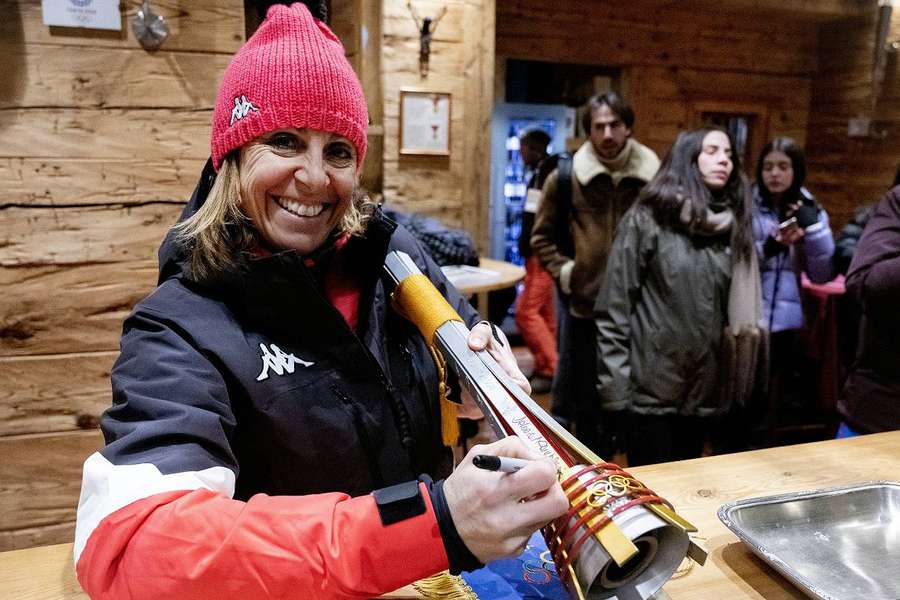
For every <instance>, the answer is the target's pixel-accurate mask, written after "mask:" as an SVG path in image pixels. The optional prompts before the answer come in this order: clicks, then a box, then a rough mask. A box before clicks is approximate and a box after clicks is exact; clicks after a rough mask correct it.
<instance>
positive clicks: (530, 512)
mask: <svg viewBox="0 0 900 600" xmlns="http://www.w3.org/2000/svg"><path fill="white" fill-rule="evenodd" d="M477 454H491V455H495V456H508V457H513V458H522V459H526V460H530V461H533V462H532V463H531V464H528V465H527V466H525V467H524V468H522V469H520V470H519V471H517V472H515V473H504V472H498V471H486V470H484V469H480V468H478V467H476V466H475V465H474V464H472V458H473V457H474V456H475V455H477ZM444 494H445V496H446V499H447V506H448V507H449V508H450V513H451V515H452V516H453V522H454V524H455V525H456V529H457V532H458V533H459V535H460V537H461V538H462V540H463V542H465V544H466V547H468V548H469V550H470V551H471V552H472V553H473V554H474V555H475V556H477V557H478V558H479V560H481V561H482V562H487V561H488V560H493V559H495V558H500V557H502V556H510V555H512V554H514V553H515V552H516V551H517V549H519V548H520V547H521V546H522V544H524V543H526V542H527V540H528V537H530V535H531V534H532V533H533V532H534V531H535V530H536V529H537V528H539V527H541V526H543V525H544V524H546V523H547V522H549V521H551V520H553V519H555V518H557V517H558V516H560V515H562V514H564V513H565V511H566V510H568V506H569V505H568V501H567V500H566V498H565V495H564V494H563V492H562V488H560V486H559V483H558V481H557V479H556V469H555V467H554V466H553V464H552V463H550V462H549V461H547V460H545V459H542V458H540V456H539V455H538V454H537V453H536V452H535V451H533V450H532V449H531V448H530V447H528V446H527V445H526V444H524V443H523V442H522V441H521V440H519V439H518V438H515V437H509V438H505V439H503V440H500V441H499V442H494V443H493V444H485V445H477V446H475V447H474V448H472V450H471V451H470V452H469V454H468V455H466V457H465V458H464V459H463V461H462V462H460V464H459V466H458V467H457V469H456V471H454V472H453V474H452V475H451V476H450V477H449V478H447V481H446V482H445V483H444Z"/></svg>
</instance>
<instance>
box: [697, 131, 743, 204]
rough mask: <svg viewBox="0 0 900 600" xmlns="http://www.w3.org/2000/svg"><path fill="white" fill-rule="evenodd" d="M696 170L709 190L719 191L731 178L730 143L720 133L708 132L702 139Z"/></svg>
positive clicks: (723, 134) (722, 133) (725, 136)
mask: <svg viewBox="0 0 900 600" xmlns="http://www.w3.org/2000/svg"><path fill="white" fill-rule="evenodd" d="M697 168H698V169H700V176H701V177H702V178H703V183H705V184H706V187H708V188H709V189H711V190H721V189H722V188H723V187H725V184H726V183H728V178H729V177H731V170H732V169H733V168H734V163H733V162H732V161H731V142H730V141H729V140H728V136H727V135H725V133H724V132H722V131H710V132H709V133H707V134H706V135H705V136H704V137H703V147H702V149H701V150H700V156H698V157H697Z"/></svg>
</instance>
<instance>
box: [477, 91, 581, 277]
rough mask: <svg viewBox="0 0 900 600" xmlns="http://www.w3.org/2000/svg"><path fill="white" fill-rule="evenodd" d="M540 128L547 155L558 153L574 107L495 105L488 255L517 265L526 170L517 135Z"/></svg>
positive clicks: (569, 133)
mask: <svg viewBox="0 0 900 600" xmlns="http://www.w3.org/2000/svg"><path fill="white" fill-rule="evenodd" d="M535 128H540V129H543V130H544V131H546V132H547V134H549V135H550V137H551V139H552V142H551V143H550V147H549V148H548V149H547V152H548V153H549V154H555V153H557V152H562V151H563V150H564V149H565V144H566V138H568V137H572V136H574V132H575V109H574V108H569V107H567V106H563V105H549V104H511V103H503V104H497V105H495V107H494V115H493V125H492V132H491V133H492V135H491V204H490V206H491V210H490V215H491V228H490V231H491V256H492V257H493V258H498V259H501V260H505V261H507V262H511V263H515V264H519V265H521V264H522V263H523V262H524V261H523V259H522V257H520V256H519V236H520V235H521V233H522V209H523V207H524V205H525V185H526V182H527V181H528V178H529V177H530V175H531V173H529V172H527V170H526V168H525V165H524V164H523V163H522V155H521V154H520V153H519V136H520V135H521V134H522V133H524V132H525V131H528V130H529V129H535Z"/></svg>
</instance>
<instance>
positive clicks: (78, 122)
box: [0, 108, 212, 185]
mask: <svg viewBox="0 0 900 600" xmlns="http://www.w3.org/2000/svg"><path fill="white" fill-rule="evenodd" d="M211 114H212V113H211V112H210V111H207V110H203V111H195V110H168V109H155V108H150V109H118V108H116V109H108V110H103V109H100V110H98V109H70V108H59V109H56V108H52V109H43V108H32V109H9V110H4V111H0V135H2V136H3V140H4V143H3V145H2V146H0V158H59V157H66V158H86V159H96V158H114V159H123V158H135V159H144V160H147V159H151V160H165V159H171V158H173V157H189V158H194V159H198V158H205V157H207V156H209V132H210V122H211ZM199 175H200V174H199V173H197V176H198V177H199ZM34 183H35V185H38V184H39V182H38V181H34Z"/></svg>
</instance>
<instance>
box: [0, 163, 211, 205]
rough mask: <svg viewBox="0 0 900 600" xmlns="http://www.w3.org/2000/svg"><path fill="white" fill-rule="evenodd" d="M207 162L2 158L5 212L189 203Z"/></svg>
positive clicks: (0, 177)
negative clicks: (16, 207) (26, 208)
mask: <svg viewBox="0 0 900 600" xmlns="http://www.w3.org/2000/svg"><path fill="white" fill-rule="evenodd" d="M205 163H206V160H205V159H203V158H179V159H176V158H159V159H149V158H148V159H137V158H132V159H114V158H107V159H94V158H0V190H3V197H2V198H0V206H3V205H9V204H13V205H19V206H22V205H43V206H44V207H46V206H48V205H52V206H55V207H62V206H66V205H72V204H81V205H83V204H111V203H116V202H121V203H122V204H141V203H146V202H153V201H157V200H174V201H179V200H180V201H187V200H188V198H189V197H190V194H191V192H192V191H193V190H194V187H195V186H196V185H197V181H198V180H199V178H200V173H201V171H202V170H203V165H204V164H205Z"/></svg>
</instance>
